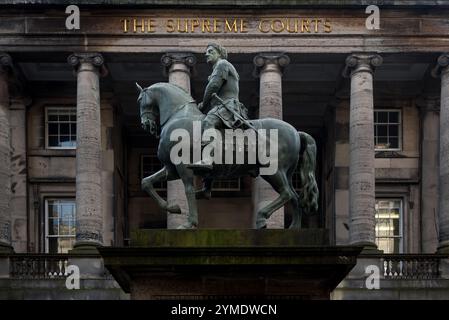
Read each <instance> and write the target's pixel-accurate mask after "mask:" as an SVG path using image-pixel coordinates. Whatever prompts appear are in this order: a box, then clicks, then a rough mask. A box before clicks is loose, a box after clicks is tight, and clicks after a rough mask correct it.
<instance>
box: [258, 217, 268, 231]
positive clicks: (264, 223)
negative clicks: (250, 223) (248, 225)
mask: <svg viewBox="0 0 449 320" xmlns="http://www.w3.org/2000/svg"><path fill="white" fill-rule="evenodd" d="M256 228H257V229H266V228H267V220H265V219H263V220H258V221H257V222H256Z"/></svg>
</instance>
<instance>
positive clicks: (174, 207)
mask: <svg viewBox="0 0 449 320" xmlns="http://www.w3.org/2000/svg"><path fill="white" fill-rule="evenodd" d="M167 211H168V212H170V213H178V214H181V208H180V207H179V206H178V205H177V204H174V205H171V206H168V207H167Z"/></svg>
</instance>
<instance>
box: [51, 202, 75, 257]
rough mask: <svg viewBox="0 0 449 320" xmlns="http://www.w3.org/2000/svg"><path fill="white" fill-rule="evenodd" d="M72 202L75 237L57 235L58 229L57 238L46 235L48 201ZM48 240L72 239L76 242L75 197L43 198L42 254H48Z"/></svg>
mask: <svg viewBox="0 0 449 320" xmlns="http://www.w3.org/2000/svg"><path fill="white" fill-rule="evenodd" d="M64 200H65V201H72V202H74V204H75V220H74V222H75V235H73V236H68V235H59V229H58V235H57V236H50V235H49V234H48V232H49V225H48V218H49V217H48V209H49V205H48V204H49V201H64ZM49 238H73V239H74V240H75V241H76V198H75V197H45V198H44V252H45V253H50V245H49Z"/></svg>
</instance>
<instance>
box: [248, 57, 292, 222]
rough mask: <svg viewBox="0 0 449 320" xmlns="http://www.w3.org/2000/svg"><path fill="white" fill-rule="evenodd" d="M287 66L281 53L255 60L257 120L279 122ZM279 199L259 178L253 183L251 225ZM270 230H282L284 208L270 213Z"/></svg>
mask: <svg viewBox="0 0 449 320" xmlns="http://www.w3.org/2000/svg"><path fill="white" fill-rule="evenodd" d="M289 63H290V58H289V57H288V56H286V55H285V54H283V53H260V54H258V55H257V56H255V57H254V64H255V66H256V70H255V75H256V76H258V77H259V78H260V88H259V118H260V119H262V118H275V119H282V72H283V69H284V67H286V66H287V65H288V64H289ZM278 196H279V195H278V194H277V192H276V191H274V190H273V188H272V187H271V186H270V185H269V184H268V182H266V181H265V180H263V179H262V178H261V177H260V176H259V177H257V178H256V179H254V185H253V204H254V221H255V220H256V217H257V212H258V211H259V210H260V209H262V208H263V207H265V206H266V205H268V204H269V203H270V202H272V201H273V200H274V199H276V198H277V197H278ZM267 228H269V229H283V228H284V208H283V207H282V208H280V209H278V210H277V211H275V212H273V214H272V215H271V217H270V218H269V219H268V221H267Z"/></svg>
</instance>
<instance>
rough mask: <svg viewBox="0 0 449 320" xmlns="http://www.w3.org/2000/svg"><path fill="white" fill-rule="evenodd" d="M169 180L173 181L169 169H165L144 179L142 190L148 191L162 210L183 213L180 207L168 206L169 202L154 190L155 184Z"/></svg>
mask: <svg viewBox="0 0 449 320" xmlns="http://www.w3.org/2000/svg"><path fill="white" fill-rule="evenodd" d="M174 178H175V177H173V179H174ZM167 180H172V179H171V177H170V174H169V173H168V170H167V168H166V167H163V168H162V169H161V170H159V171H158V172H156V173H155V174H153V175H151V176H149V177H146V178H143V179H142V190H144V191H146V192H147V193H148V194H149V195H150V197H151V198H153V199H154V201H156V203H157V204H158V206H159V207H160V208H161V209H163V210H167V211H169V212H171V213H181V209H180V208H179V206H178V205H172V206H170V207H169V206H168V204H167V201H165V200H164V199H163V198H161V197H160V196H159V194H158V193H157V192H156V190H155V189H154V184H155V183H159V182H163V181H167Z"/></svg>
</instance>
